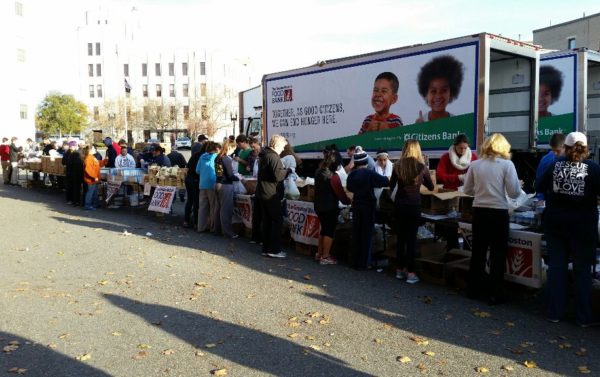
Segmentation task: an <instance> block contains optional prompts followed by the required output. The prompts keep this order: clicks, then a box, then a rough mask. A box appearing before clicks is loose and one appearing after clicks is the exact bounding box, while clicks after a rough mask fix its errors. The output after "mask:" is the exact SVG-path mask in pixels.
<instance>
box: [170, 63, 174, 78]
mask: <svg viewBox="0 0 600 377" xmlns="http://www.w3.org/2000/svg"><path fill="white" fill-rule="evenodd" d="M169 76H175V63H169Z"/></svg>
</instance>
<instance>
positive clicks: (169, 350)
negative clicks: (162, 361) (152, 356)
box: [161, 348, 175, 355]
mask: <svg viewBox="0 0 600 377" xmlns="http://www.w3.org/2000/svg"><path fill="white" fill-rule="evenodd" d="M174 353H175V351H173V350H172V349H170V348H169V349H166V350H164V351H162V352H161V354H163V355H172V354H174Z"/></svg>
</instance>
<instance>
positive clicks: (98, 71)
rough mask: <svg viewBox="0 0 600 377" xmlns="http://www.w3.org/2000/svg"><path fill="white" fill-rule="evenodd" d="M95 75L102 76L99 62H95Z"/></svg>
mask: <svg viewBox="0 0 600 377" xmlns="http://www.w3.org/2000/svg"><path fill="white" fill-rule="evenodd" d="M96 76H98V77H100V76H102V64H100V63H98V64H96Z"/></svg>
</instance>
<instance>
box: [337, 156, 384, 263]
mask: <svg viewBox="0 0 600 377" xmlns="http://www.w3.org/2000/svg"><path fill="white" fill-rule="evenodd" d="M352 159H353V161H354V168H353V169H352V171H351V172H350V174H349V175H348V179H347V181H346V188H347V189H348V191H350V192H352V193H353V194H354V196H353V200H352V236H353V239H352V245H353V247H352V250H351V252H350V263H351V264H352V266H353V267H354V268H356V269H359V270H362V269H366V268H368V267H369V266H371V241H372V237H373V227H374V225H375V209H376V204H377V199H376V197H375V193H374V189H375V188H383V187H386V186H387V185H388V184H389V179H388V178H387V177H385V176H382V175H379V174H377V173H376V172H375V171H374V170H371V169H369V168H368V162H369V161H368V154H367V153H366V152H365V151H363V149H362V147H360V146H358V147H356V148H355V149H354V154H353V156H352Z"/></svg>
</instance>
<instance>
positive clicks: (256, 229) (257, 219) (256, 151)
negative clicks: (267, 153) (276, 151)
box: [249, 137, 263, 244]
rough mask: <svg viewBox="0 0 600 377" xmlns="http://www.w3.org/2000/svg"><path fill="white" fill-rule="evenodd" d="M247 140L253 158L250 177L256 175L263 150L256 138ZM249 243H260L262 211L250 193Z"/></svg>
mask: <svg viewBox="0 0 600 377" xmlns="http://www.w3.org/2000/svg"><path fill="white" fill-rule="evenodd" d="M249 142H250V146H251V147H252V159H253V160H254V166H253V168H252V177H254V178H256V177H258V163H259V160H260V158H261V156H262V155H263V151H262V146H261V145H260V142H259V141H258V139H257V138H255V137H251V138H250V139H249ZM250 243H258V244H260V243H262V212H261V211H260V205H259V204H258V200H257V199H256V195H252V237H251V238H250Z"/></svg>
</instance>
